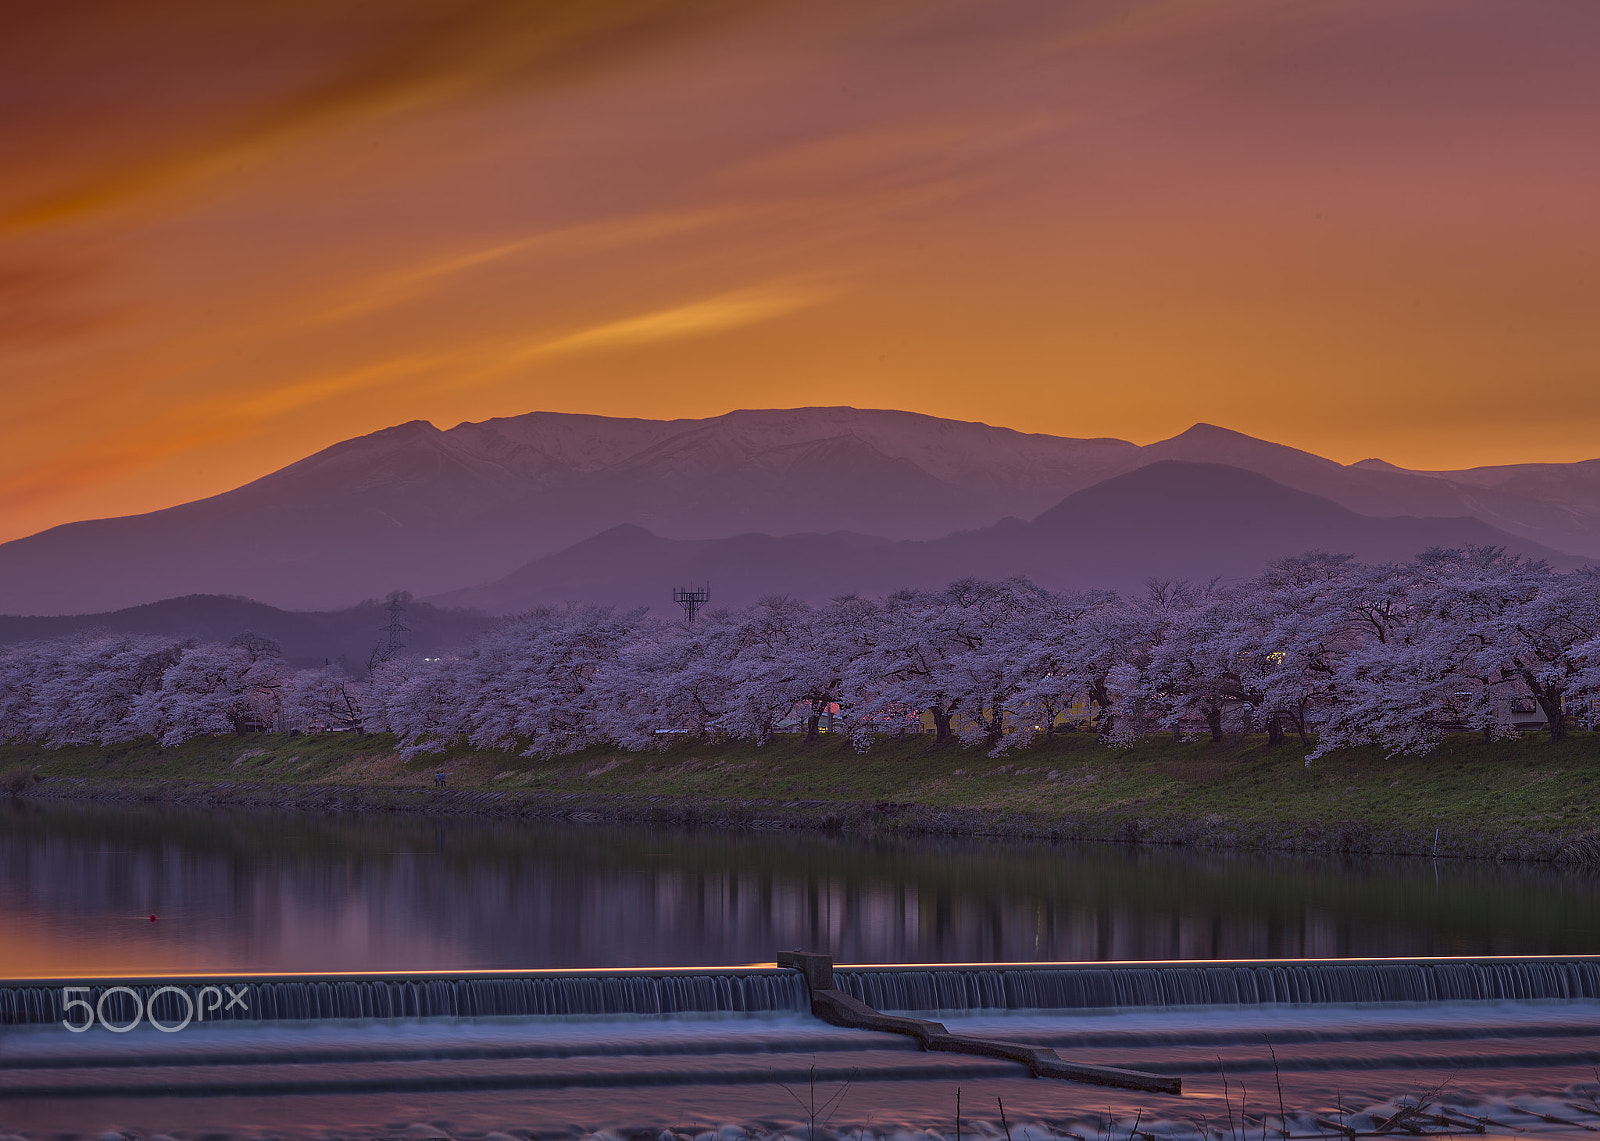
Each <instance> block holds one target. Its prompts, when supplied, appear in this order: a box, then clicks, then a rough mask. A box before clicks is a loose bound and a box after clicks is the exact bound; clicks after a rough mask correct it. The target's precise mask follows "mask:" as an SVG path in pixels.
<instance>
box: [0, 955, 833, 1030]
mask: <svg viewBox="0 0 1600 1141" xmlns="http://www.w3.org/2000/svg"><path fill="white" fill-rule="evenodd" d="M224 984H226V985H227V986H231V987H232V989H233V991H235V992H241V993H242V994H243V996H244V997H243V998H242V1000H241V1001H240V1002H239V1003H236V1004H233V1005H229V1004H228V1003H227V1002H225V1001H221V998H223V997H230V996H229V995H228V991H226V990H224V989H222V988H223V986H224ZM208 986H209V987H215V988H218V991H219V992H220V993H219V996H216V997H211V996H208V998H210V1001H208V1002H207V1005H208V1006H210V1005H215V1007H216V1009H215V1010H214V1011H212V1010H208V1011H207V1012H206V1014H205V1019H206V1020H207V1021H215V1020H218V1019H226V1020H230V1021H279V1020H294V1021H307V1020H316V1019H374V1018H378V1019H382V1018H441V1017H444V1018H486V1017H504V1016H517V1015H522V1016H538V1015H547V1016H549V1015H554V1016H562V1015H567V1016H572V1015H605V1014H641V1015H649V1014H690V1013H721V1012H730V1013H757V1012H762V1011H801V1010H804V1009H805V1007H806V988H805V983H804V982H803V981H802V980H801V979H800V976H798V975H797V974H795V973H794V972H793V971H782V970H775V969H772V968H765V969H762V968H753V969H730V970H722V971H704V970H693V971H673V970H657V971H627V972H622V971H618V972H594V973H582V972H559V971H540V972H526V973H522V972H518V973H509V972H507V973H501V974H493V973H483V974H461V975H439V976H430V975H410V976H372V975H369V976H362V977H340V976H323V977H317V976H302V977H287V976H272V977H252V976H248V975H246V976H234V977H232V978H226V977H219V978H215V979H211V978H204V979H194V978H189V979H181V978H174V979H134V980H129V981H127V982H118V981H109V980H103V979H92V980H91V979H58V980H51V981H49V982H43V981H41V982H18V983H13V984H11V985H9V986H6V985H0V1025H21V1024H30V1023H31V1024H40V1023H50V1022H61V1021H63V1020H64V1019H65V1017H66V1009H65V998H66V996H65V994H64V991H65V988H69V987H83V988H84V990H85V992H86V993H79V992H77V991H74V993H73V997H76V998H80V999H82V1000H84V1001H86V1002H88V1003H89V1005H90V1006H92V1007H99V1006H100V1005H101V1004H102V1000H103V1011H104V1013H103V1015H102V1020H104V1021H109V1022H111V1023H114V1024H122V1023H126V1022H128V1021H130V1020H132V1019H133V1018H134V1016H135V1014H136V1013H137V1012H138V1010H139V1009H140V1007H141V1005H142V1007H143V1008H144V1009H145V1010H146V1011H147V1012H148V1013H149V1014H153V1015H154V1016H155V1017H156V1018H158V1019H160V1020H161V1021H163V1022H167V1023H173V1022H180V1021H182V1020H183V1019H184V1016H185V1014H187V1013H193V1012H194V1011H196V1010H198V1009H199V1004H200V1002H201V992H202V991H203V990H204V989H205V988H206V987H208ZM118 987H122V988H125V989H123V990H120V991H119V990H116V988H118ZM163 990H165V993H160V994H158V992H161V991H163ZM130 991H131V992H132V994H130V993H128V992H130ZM175 991H176V992H181V994H180V993H175ZM108 992H112V993H109V994H108ZM135 995H136V996H137V1000H136V999H135V997H134V996H135ZM184 996H187V1000H186V999H185V997H184ZM191 1002H193V1003H195V1004H196V1005H195V1006H193V1007H191V1006H190V1003H191Z"/></svg>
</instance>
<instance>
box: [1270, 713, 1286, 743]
mask: <svg viewBox="0 0 1600 1141" xmlns="http://www.w3.org/2000/svg"><path fill="white" fill-rule="evenodd" d="M1267 744H1269V745H1274V746H1276V745H1281V744H1283V716H1282V715H1281V714H1278V713H1274V714H1273V715H1272V716H1271V717H1268V718H1267Z"/></svg>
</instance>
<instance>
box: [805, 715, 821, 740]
mask: <svg viewBox="0 0 1600 1141" xmlns="http://www.w3.org/2000/svg"><path fill="white" fill-rule="evenodd" d="M821 724H822V714H820V713H813V714H812V715H811V716H810V717H807V718H806V744H808V745H809V744H811V742H813V741H820V740H821V739H822V734H821V733H818V732H817V726H819V725H821Z"/></svg>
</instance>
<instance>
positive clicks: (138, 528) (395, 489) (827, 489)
mask: <svg viewBox="0 0 1600 1141" xmlns="http://www.w3.org/2000/svg"><path fill="white" fill-rule="evenodd" d="M1462 542H1486V543H1495V544H1500V545H1506V546H1510V547H1512V548H1514V549H1517V550H1521V551H1525V552H1527V553H1529V554H1535V555H1539V556H1540V557H1546V558H1549V559H1551V560H1552V561H1553V562H1556V563H1558V564H1559V565H1573V564H1574V563H1575V562H1576V561H1578V560H1579V559H1587V558H1593V557H1600V460H1590V461H1585V462H1582V463H1574V464H1522V465H1511V466H1505V467H1488V468H1474V469H1470V470H1466V471H1455V472H1423V471H1410V470H1405V469H1402V468H1398V467H1395V466H1394V465H1391V464H1387V463H1384V462H1383V461H1381V460H1364V461H1362V462H1360V463H1356V464H1350V465H1342V464H1338V463H1336V462H1334V461H1332V460H1327V459H1324V458H1321V457H1319V456H1315V455H1312V454H1311V453H1308V452H1304V451H1299V450H1297V449H1294V448H1290V447H1285V446H1283V445H1279V444H1274V443H1270V442H1267V441H1263V440H1258V439H1254V438H1252V437H1250V436H1246V435H1243V434H1241V433H1238V432H1233V431H1229V430H1227V429H1224V428H1217V427H1213V426H1210V425H1204V424H1201V425H1196V426H1194V427H1193V428H1190V429H1189V430H1188V431H1186V432H1184V433H1182V434H1181V435H1178V436H1175V437H1173V438H1172V439H1169V440H1163V441H1159V442H1157V443H1153V444H1149V445H1146V446H1143V447H1140V446H1138V445H1135V444H1132V443H1128V442H1127V441H1123V440H1114V439H1103V438H1101V439H1076V438H1071V437H1060V436H1050V435H1044V434H1036V433H1025V432H1018V431H1014V430H1012V429H1007V428H995V427H990V426H988V425H984V424H974V423H967V422H962V421H953V420H943V419H939V418H936V417H931V416H924V415H920V414H916V413H910V412H898V411H880V410H858V409H853V408H797V409H782V410H753V411H737V412H730V413H728V414H726V415H723V416H716V417H711V418H708V419H703V420H634V419H617V418H608V417H601V416H585V415H569V414H562V413H549V412H535V413H530V414H528V415H525V416H517V417H510V418H504V419H495V420H488V421H484V422H482V423H467V424H460V425H458V426H456V427H454V428H450V429H448V430H440V429H438V428H436V427H434V426H433V425H431V424H428V423H426V422H423V421H413V422H411V423H407V424H401V425H399V426H397V427H394V428H388V429H385V430H383V431H379V432H374V433H372V434H370V435H366V436H361V437H357V438H355V439H351V440H346V441H344V442H342V443H339V444H336V445H334V446H332V447H330V448H327V449H325V450H323V451H321V452H318V453H316V454H314V455H312V456H309V457H307V458H306V459H303V460H300V461H299V462H297V463H294V464H291V465H289V466H288V467H286V468H283V469H281V470H280V471H277V472H274V473H272V474H270V475H267V476H264V477H262V478H261V479H258V480H255V481H254V482H252V483H249V484H246V485H245V486H243V487H240V488H236V489H234V490H232V491H228V492H225V493H223V494H221V495H216V496H211V497H208V498H205V499H200V500H196V501H194V502H191V503H185V504H181V505H179V506H175V507H170V508H167V509H165V510H162V511H155V512H150V513H147V514H143V515H135V516H127V517H123V518H116V519H100V520H89V521H84V522H79V523H70V524H66V525H64V526H60V527H55V528H52V529H50V530H48V531H44V532H41V533H39V534H37V535H32V536H29V537H27V538H23V539H17V540H14V541H12V542H9V543H5V544H0V611H4V612H10V613H13V614H18V615H48V614H88V613H93V612H108V611H115V610H118V609H121V608H126V607H133V606H138V605H140V604H143V603H148V602H150V601H152V600H155V599H162V598H171V597H175V596H186V595H196V594H210V595H217V594H227V595H241V596H247V597H249V598H252V599H256V600H259V601H261V602H264V603H269V604H271V605H273V606H276V607H283V608H292V609H299V610H327V609H336V608H342V607H348V606H351V605H353V604H355V603H357V602H358V601H359V600H361V599H369V598H373V597H377V596H381V595H383V594H385V593H386V592H388V591H389V590H392V589H406V590H410V591H412V592H414V593H415V594H417V595H419V596H429V597H431V598H433V599H434V600H435V601H438V602H440V603H445V604H449V605H451V606H473V607H481V608H484V609H487V610H492V611H496V612H503V611H506V610H515V609H520V608H524V607H526V606H529V605H533V604H537V603H540V602H552V601H557V602H558V601H563V600H568V599H580V598H581V599H592V600H597V601H614V602H626V603H630V604H633V603H641V604H652V605H656V606H658V607H659V606H661V604H662V603H663V601H667V600H668V599H669V591H670V589H671V587H673V586H675V585H684V584H685V583H686V582H688V581H690V580H700V581H704V580H706V579H710V580H712V582H713V583H714V584H715V585H714V590H715V592H716V593H715V601H719V602H728V603H735V602H740V601H749V600H752V599H753V598H754V597H758V596H759V595H761V594H766V593H774V592H788V593H796V594H802V595H808V596H823V595H827V594H832V593H838V592H841V591H850V590H860V591H878V590H885V589H893V588H895V587H899V586H904V585H938V584H942V583H944V582H947V581H949V580H950V579H952V578H955V577H960V576H961V575H963V574H985V575H991V576H999V575H1003V574H1010V573H1026V574H1029V575H1030V576H1032V577H1034V578H1036V579H1037V580H1038V581H1040V582H1042V583H1047V584H1050V585H1061V586H1110V587H1123V588H1126V587H1128V586H1130V585H1136V584H1137V582H1138V581H1142V580H1143V579H1144V578H1145V577H1147V576H1151V575H1160V576H1177V577H1188V578H1209V577H1212V576H1213V575H1223V576H1225V577H1231V576H1236V575H1245V574H1250V573H1253V572H1254V571H1255V570H1257V569H1258V568H1259V566H1260V565H1261V563H1262V562H1263V561H1265V560H1266V559H1268V558H1272V557H1275V556H1278V555H1283V554H1291V553H1295V552H1297V551H1300V550H1304V549H1307V548H1310V547H1319V548H1325V549H1332V550H1349V551H1352V552H1354V553H1356V554H1358V555H1361V556H1363V557H1366V558H1399V557H1405V556H1407V555H1410V554H1412V553H1414V552H1415V551H1417V550H1419V549H1421V548H1422V547H1425V546H1428V545H1432V544H1436V543H1437V544H1441V545H1447V544H1452V543H1462ZM667 605H668V606H669V607H670V601H667Z"/></svg>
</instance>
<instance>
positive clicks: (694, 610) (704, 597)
mask: <svg viewBox="0 0 1600 1141" xmlns="http://www.w3.org/2000/svg"><path fill="white" fill-rule="evenodd" d="M672 601H674V602H676V603H677V604H678V605H679V606H681V607H683V615H684V617H685V618H687V619H688V620H689V621H690V622H693V621H694V616H695V615H696V614H698V613H700V608H701V607H702V606H704V605H705V604H706V603H708V602H710V601H711V584H710V583H709V582H708V583H706V584H705V586H703V587H694V586H683V587H674V588H673V590H672Z"/></svg>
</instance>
